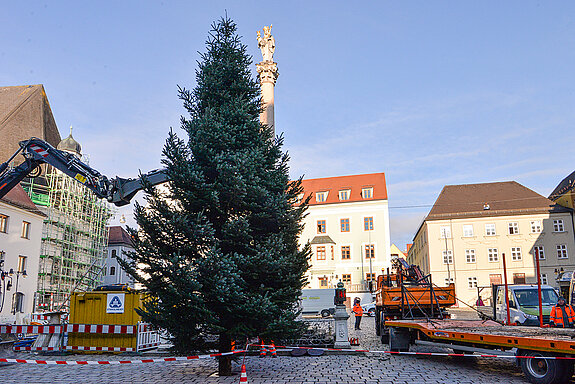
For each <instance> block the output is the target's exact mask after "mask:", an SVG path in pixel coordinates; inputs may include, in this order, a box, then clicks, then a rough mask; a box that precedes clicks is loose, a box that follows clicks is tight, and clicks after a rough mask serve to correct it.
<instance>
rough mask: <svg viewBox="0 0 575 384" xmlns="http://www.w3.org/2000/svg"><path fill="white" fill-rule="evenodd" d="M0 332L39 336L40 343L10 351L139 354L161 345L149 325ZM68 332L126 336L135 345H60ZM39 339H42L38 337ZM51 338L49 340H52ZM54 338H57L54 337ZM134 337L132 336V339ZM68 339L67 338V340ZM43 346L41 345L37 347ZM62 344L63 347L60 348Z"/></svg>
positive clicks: (15, 328)
mask: <svg viewBox="0 0 575 384" xmlns="http://www.w3.org/2000/svg"><path fill="white" fill-rule="evenodd" d="M0 333H4V334H7V333H16V334H20V333H21V334H39V338H38V339H40V340H38V339H37V342H35V343H34V345H32V346H27V347H19V346H16V347H14V348H13V350H14V351H35V352H39V351H61V350H62V349H64V350H68V351H99V352H140V351H145V350H149V349H153V348H157V347H158V346H159V345H160V335H159V333H158V331H156V330H154V329H152V327H151V326H150V324H147V323H142V322H140V323H138V324H136V325H108V324H59V325H2V326H0ZM67 333H73V334H86V335H90V334H95V335H128V336H129V337H132V338H133V340H134V341H135V346H129V347H124V346H111V347H108V346H93V345H88V346H81V345H66V343H62V340H64V338H62V337H61V336H62V335H64V334H67ZM40 336H41V337H42V338H40ZM51 336H52V337H51ZM53 336H56V337H53ZM134 336H135V337H134ZM68 340H69V339H68ZM40 344H42V345H40ZM62 344H64V345H62Z"/></svg>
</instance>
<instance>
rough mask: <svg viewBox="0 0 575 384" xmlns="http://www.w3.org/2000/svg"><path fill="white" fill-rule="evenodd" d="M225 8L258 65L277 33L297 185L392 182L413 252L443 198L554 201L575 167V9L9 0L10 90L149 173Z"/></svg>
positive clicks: (2, 22)
mask: <svg viewBox="0 0 575 384" xmlns="http://www.w3.org/2000/svg"><path fill="white" fill-rule="evenodd" d="M226 11H227V14H228V15H229V16H230V17H231V18H232V19H234V20H235V21H236V23H237V24H238V28H239V33H240V35H242V36H243V41H244V43H245V44H247V45H248V47H249V52H250V53H251V54H252V55H254V58H255V61H259V60H261V55H260V52H259V50H258V49H257V44H256V40H255V38H256V31H257V30H261V29H262V27H263V26H264V25H269V24H270V23H271V24H273V30H272V33H273V35H274V37H275V39H276V53H275V55H274V59H275V61H276V62H277V63H278V67H279V71H280V76H279V79H278V82H277V85H276V91H275V102H276V107H275V114H276V129H277V131H278V132H284V135H285V138H286V141H285V143H286V145H285V148H286V149H287V150H288V151H289V152H290V154H291V157H292V162H291V174H292V176H293V177H297V176H299V175H301V174H305V176H306V177H314V178H315V177H328V176H339V175H349V174H357V173H371V172H385V173H386V177H387V183H388V193H389V204H390V215H391V236H392V241H393V242H395V243H397V245H398V246H399V247H400V248H404V247H405V243H407V242H410V241H411V238H412V236H413V234H414V232H415V230H416V229H417V226H418V224H419V223H420V221H421V219H422V218H423V217H424V215H425V214H426V213H427V212H428V211H429V206H430V205H431V204H433V202H434V201H435V199H436V198H437V195H438V194H439V192H440V191H441V189H442V187H443V186H444V185H447V184H462V183H478V182H491V181H505V180H516V181H518V182H519V183H521V184H523V185H525V186H527V187H529V188H531V189H533V190H535V191H537V192H539V193H541V194H543V195H548V194H549V193H550V192H551V190H552V189H553V188H554V187H555V186H556V185H557V184H558V182H559V181H560V180H561V179H562V178H563V177H565V176H566V175H567V174H569V173H571V172H572V171H573V157H574V156H573V142H574V139H575V130H574V129H573V127H574V126H575V108H574V106H575V70H574V68H575V21H574V18H575V2H572V1H554V2H534V1H507V2H504V3H502V2H496V1H491V2H490V1H485V2H461V1H434V2H429V1H412V2H388V1H380V2H367V1H366V2H353V3H352V2H334V1H317V2H307V1H290V2H287V1H283V2H280V1H277V2H274V1H269V2H263V1H257V2H256V1H241V2H238V1H234V2H232V1H229V2H224V1H210V2H191V1H164V2H160V1H121V2H118V1H114V2H112V1H99V2H78V1H58V2H47V1H44V2H39V1H26V2H8V3H7V4H4V5H3V7H2V12H1V13H0V31H1V32H0V86H9V85H24V84H44V86H45V88H46V92H47V95H48V98H49V100H50V103H51V107H52V111H53V113H54V117H55V119H56V123H57V124H58V126H59V128H60V131H61V133H62V135H63V136H66V135H67V131H68V127H69V126H70V125H73V126H74V137H75V138H76V139H77V140H78V141H80V142H81V144H82V145H83V148H84V151H85V153H87V154H89V156H90V162H91V164H92V166H94V167H96V168H97V169H98V170H100V171H101V172H103V173H105V174H107V175H109V176H114V175H120V176H123V177H129V176H135V175H136V174H137V172H138V170H139V169H141V170H143V171H147V170H150V169H154V168H157V167H159V165H160V162H159V160H160V153H161V148H162V145H163V142H164V140H165V138H166V135H167V132H168V130H169V129H170V127H174V128H175V129H176V131H179V118H180V115H181V114H183V113H185V111H184V109H183V107H182V104H181V102H180V100H179V99H178V98H177V85H180V86H184V87H187V88H193V87H194V85H195V70H196V61H197V60H198V59H199V55H198V51H204V50H205V48H204V42H205V40H206V37H207V34H208V31H209V28H210V24H211V23H212V22H213V21H214V20H217V19H218V18H220V17H221V16H223V15H224V13H225V12H226ZM254 73H255V66H254ZM180 132H181V131H180ZM413 206H424V207H418V208H413ZM120 213H124V214H126V216H127V218H128V221H129V222H130V221H131V215H130V212H129V208H124V209H123V210H121V211H120ZM115 220H116V222H117V217H116V219H115Z"/></svg>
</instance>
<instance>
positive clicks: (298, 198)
mask: <svg viewBox="0 0 575 384" xmlns="http://www.w3.org/2000/svg"><path fill="white" fill-rule="evenodd" d="M302 200H303V193H299V194H298V195H297V197H296V199H295V202H296V204H299V203H301V201H302Z"/></svg>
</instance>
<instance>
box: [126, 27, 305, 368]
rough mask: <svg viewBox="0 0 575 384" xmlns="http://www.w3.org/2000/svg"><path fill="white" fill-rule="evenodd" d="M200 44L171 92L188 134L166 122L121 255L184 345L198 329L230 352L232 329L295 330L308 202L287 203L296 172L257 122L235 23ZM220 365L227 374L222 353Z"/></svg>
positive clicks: (197, 340)
mask: <svg viewBox="0 0 575 384" xmlns="http://www.w3.org/2000/svg"><path fill="white" fill-rule="evenodd" d="M206 46H207V51H206V52H205V53H203V54H202V55H201V61H200V63H199V68H198V70H197V71H196V80H197V86H196V88H195V89H194V90H192V91H188V90H186V89H180V92H179V95H180V98H181V99H182V100H183V102H184V107H185V108H186V110H187V111H188V113H189V117H182V119H181V123H182V129H183V130H184V131H185V132H186V134H187V136H188V137H187V140H182V139H180V138H178V137H177V135H176V134H175V133H173V132H171V133H170V135H169V137H168V139H167V140H166V145H165V147H164V151H163V154H164V158H163V160H162V161H163V163H164V164H165V166H166V170H167V171H166V172H167V174H168V175H169V177H170V179H171V182H170V183H169V184H167V188H163V189H162V188H160V189H155V188H153V187H148V188H146V192H147V197H146V198H147V205H146V206H145V207H143V206H139V205H138V206H136V209H135V216H136V221H137V223H138V225H139V227H140V229H139V231H137V232H136V231H132V235H133V236H134V239H135V249H136V251H135V253H133V254H132V255H130V259H131V260H130V262H129V263H124V268H125V269H126V270H128V271H129V273H130V274H131V275H132V276H133V277H134V278H135V279H136V280H137V281H138V282H140V283H142V284H143V285H144V286H145V287H146V288H147V290H148V291H149V292H150V294H151V297H152V298H153V299H152V300H151V301H149V302H147V304H146V305H145V307H144V308H143V310H142V316H143V318H144V320H146V321H149V322H151V323H153V324H155V325H157V326H159V327H161V328H163V329H166V330H167V331H168V332H169V333H170V335H171V336H172V341H173V344H174V347H175V349H176V350H177V351H179V352H182V353H185V352H189V351H192V350H200V349H203V348H205V344H204V343H205V336H206V335H213V334H215V335H218V336H219V349H220V351H221V352H226V351H229V350H230V348H231V342H232V340H234V339H243V340H245V338H246V337H254V336H262V337H264V338H268V339H270V338H271V339H273V338H280V337H285V336H292V335H293V333H297V332H299V331H300V330H301V323H300V322H297V321H296V320H295V317H296V311H297V309H296V304H297V300H298V297H299V295H300V294H301V289H302V287H303V285H304V284H305V277H304V274H305V272H306V271H307V269H308V268H309V264H308V258H309V247H303V248H302V249H300V248H299V246H298V236H299V234H300V232H301V230H302V224H301V221H302V218H303V215H304V212H305V209H306V207H307V202H306V201H305V199H304V201H303V202H302V203H301V204H299V205H294V202H296V201H297V199H298V197H300V194H302V193H303V190H302V187H301V179H300V180H298V181H295V182H290V179H289V175H288V160H289V158H288V155H287V154H286V153H283V152H282V150H281V146H282V142H283V140H282V138H281V137H274V136H273V132H272V130H271V129H270V128H269V127H267V126H263V125H262V124H260V122H259V113H260V111H261V108H262V104H261V98H260V88H259V84H258V82H257V81H256V80H255V79H254V78H253V76H252V74H251V71H250V65H251V64H252V59H251V57H250V56H249V55H248V54H247V53H246V46H245V45H243V44H242V43H241V41H240V37H239V36H238V35H237V33H236V25H235V23H234V22H233V21H232V20H230V19H228V18H224V19H221V20H220V21H219V22H217V23H214V24H213V25H212V30H211V32H210V35H209V38H208V40H207V42H206ZM138 271H140V272H138ZM290 333H291V334H292V335H290ZM220 374H224V375H225V374H231V363H230V360H229V359H221V360H220Z"/></svg>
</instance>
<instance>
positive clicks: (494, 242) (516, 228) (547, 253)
mask: <svg viewBox="0 0 575 384" xmlns="http://www.w3.org/2000/svg"><path fill="white" fill-rule="evenodd" d="M536 248H537V249H538V250H539V252H540V271H541V278H542V283H543V284H549V285H552V286H557V283H556V281H555V278H556V276H557V274H558V273H560V271H561V270H562V269H563V270H566V271H567V270H573V269H574V268H575V244H574V234H573V211H572V210H571V209H569V208H565V207H561V206H559V205H556V204H554V203H553V202H552V201H551V200H549V199H547V198H545V197H543V196H541V195H539V194H538V193H536V192H534V191H532V190H530V189H528V188H526V187H524V186H522V185H520V184H518V183H516V182H499V183H485V184H468V185H448V186H445V187H444V188H443V191H442V192H441V194H440V195H439V197H438V198H437V201H436V202H435V205H434V206H433V208H432V209H431V211H430V213H429V215H428V216H427V217H426V218H425V220H424V221H423V223H422V224H421V226H420V227H419V229H418V231H417V233H416V235H415V237H414V240H413V246H412V247H411V248H410V250H409V254H408V261H409V262H410V263H411V264H417V265H419V266H420V267H421V268H422V270H423V271H425V272H426V273H431V275H432V279H433V282H434V283H435V284H438V285H441V286H444V285H446V284H447V283H448V282H449V281H452V282H454V283H455V290H456V295H457V297H458V298H459V299H460V300H463V301H464V302H465V303H467V304H470V305H474V304H475V302H476V301H477V299H478V294H480V295H481V297H482V299H483V301H484V302H485V304H489V303H490V295H491V290H490V286H491V284H499V283H502V282H503V280H504V276H503V257H505V261H506V266H507V280H508V283H510V284H512V283H517V284H519V283H536V282H537V278H536V266H535V265H536V261H535V256H534V252H535V249H536ZM504 255H505V256H504Z"/></svg>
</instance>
